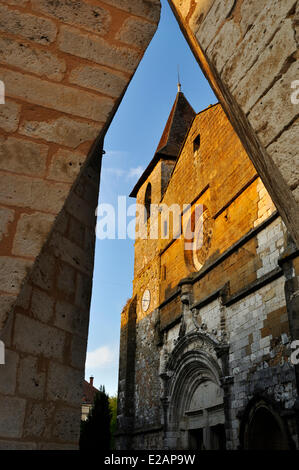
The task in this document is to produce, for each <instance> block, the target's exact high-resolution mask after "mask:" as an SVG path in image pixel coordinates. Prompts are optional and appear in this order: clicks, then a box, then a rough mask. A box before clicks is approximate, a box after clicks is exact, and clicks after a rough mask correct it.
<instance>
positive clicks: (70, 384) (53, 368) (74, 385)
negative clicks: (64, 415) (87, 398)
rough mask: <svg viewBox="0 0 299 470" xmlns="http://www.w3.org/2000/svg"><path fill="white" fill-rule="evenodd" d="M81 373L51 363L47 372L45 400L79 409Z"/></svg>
mask: <svg viewBox="0 0 299 470" xmlns="http://www.w3.org/2000/svg"><path fill="white" fill-rule="evenodd" d="M82 382H83V371H78V370H76V369H73V368H71V367H67V366H64V365H61V364H58V363H54V362H51V363H50V365H49V371H48V381H47V398H48V400H52V401H60V402H61V401H64V402H66V403H68V404H69V405H71V404H73V405H77V406H78V407H80V405H81V401H82Z"/></svg>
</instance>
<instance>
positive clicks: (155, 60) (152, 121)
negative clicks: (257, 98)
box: [85, 0, 217, 395]
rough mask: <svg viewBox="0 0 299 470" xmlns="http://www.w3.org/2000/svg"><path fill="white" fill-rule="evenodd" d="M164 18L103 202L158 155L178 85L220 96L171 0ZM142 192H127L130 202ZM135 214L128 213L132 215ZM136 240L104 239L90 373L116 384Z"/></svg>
mask: <svg viewBox="0 0 299 470" xmlns="http://www.w3.org/2000/svg"><path fill="white" fill-rule="evenodd" d="M161 3H162V14H161V20H160V24H159V27H158V30H157V32H156V35H155V37H154V38H153V40H152V42H151V44H150V46H149V48H148V50H147V51H146V53H145V55H144V57H143V60H142V62H141V64H140V65H139V67H138V70H137V72H136V73H135V75H134V77H133V79H132V81H131V83H130V86H129V88H128V90H127V93H126V95H125V97H124V99H123V101H122V103H121V105H120V107H119V109H118V112H117V114H116V116H115V118H114V120H113V122H112V124H111V126H110V129H109V131H108V133H107V135H106V138H105V145H104V148H105V151H106V155H105V156H104V158H103V166H102V174H101V185H100V197H99V202H100V203H109V204H113V206H114V207H115V208H116V207H117V198H118V196H128V195H129V193H130V192H131V190H132V188H133V187H134V185H135V183H136V182H137V180H138V178H139V176H140V174H141V172H142V171H143V170H144V169H145V168H146V166H147V165H148V163H149V162H150V160H151V159H152V157H153V156H154V153H155V150H156V148H157V145H158V142H159V140H160V137H161V135H162V132H163V130H164V127H165V124H166V121H167V118H168V116H169V113H170V111H171V108H172V105H173V102H174V100H175V97H176V93H177V81H178V78H177V68H178V65H179V68H180V77H181V83H182V91H183V92H184V94H185V96H186V98H187V99H188V100H189V102H190V104H191V105H192V106H193V108H194V109H195V111H196V112H199V111H201V110H202V109H204V108H206V107H207V106H208V105H209V104H214V103H216V102H217V99H216V97H215V95H214V94H213V92H212V90H211V88H210V86H209V84H208V82H207V81H206V79H205V77H204V75H203V74H202V72H201V70H200V67H199V65H198V64H197V62H196V60H195V58H194V56H193V54H192V52H191V50H190V49H189V47H188V44H187V42H186V41H185V39H184V37H183V34H182V33H181V31H180V29H179V26H178V24H177V22H176V20H175V18H174V16H173V14H172V11H171V9H170V7H169V5H168V3H167V0H162V2H161ZM134 201H135V200H132V199H130V198H127V206H129V205H130V204H132V203H134ZM130 220H132V218H128V221H130ZM133 267H134V242H133V240H130V239H126V240H119V239H116V240H97V243H96V254H95V270H94V283H93V294H92V301H91V312H90V325H89V339H88V349H87V351H88V355H87V363H86V373H85V376H86V379H87V380H88V377H89V376H90V375H93V376H94V384H95V386H96V387H98V386H100V385H105V388H106V391H107V392H108V393H109V394H110V395H113V394H115V393H116V392H117V380H118V354H119V336H120V314H121V311H122V308H123V306H124V305H125V303H126V301H127V299H128V298H130V297H131V295H132V280H133Z"/></svg>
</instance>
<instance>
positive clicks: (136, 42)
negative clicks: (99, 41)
mask: <svg viewBox="0 0 299 470" xmlns="http://www.w3.org/2000/svg"><path fill="white" fill-rule="evenodd" d="M155 31H156V25H155V24H153V23H148V22H147V21H143V20H141V19H139V18H128V19H127V20H126V21H125V22H124V24H123V25H122V27H121V29H120V31H119V32H118V33H117V35H116V39H118V40H119V41H121V42H124V43H126V44H130V45H132V46H136V47H139V48H140V49H146V47H147V46H148V44H149V43H150V41H151V39H152V37H153V35H154V34H155Z"/></svg>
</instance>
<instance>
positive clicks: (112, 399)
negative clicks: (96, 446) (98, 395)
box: [109, 395, 117, 449]
mask: <svg viewBox="0 0 299 470" xmlns="http://www.w3.org/2000/svg"><path fill="white" fill-rule="evenodd" d="M109 404H110V411H111V421H110V433H111V449H115V441H114V434H115V431H116V418H117V395H114V396H112V397H110V398H109Z"/></svg>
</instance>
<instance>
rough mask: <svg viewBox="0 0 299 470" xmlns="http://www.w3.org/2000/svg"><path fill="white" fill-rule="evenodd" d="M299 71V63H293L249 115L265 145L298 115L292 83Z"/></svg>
mask: <svg viewBox="0 0 299 470" xmlns="http://www.w3.org/2000/svg"><path fill="white" fill-rule="evenodd" d="M297 73H298V66H297V63H293V64H292V65H291V66H290V67H289V69H288V71H287V72H286V73H285V74H284V75H283V76H282V77H281V78H280V79H279V80H278V81H277V82H276V83H275V84H274V85H273V87H272V88H271V89H270V90H269V91H268V93H267V94H266V95H265V96H263V97H262V98H261V99H260V100H259V101H258V102H257V103H256V104H255V106H254V107H253V108H252V110H251V111H250V113H249V115H248V119H249V122H250V124H251V125H252V126H254V128H255V129H256V132H257V135H258V137H259V138H260V140H261V142H262V144H263V145H265V146H267V145H268V144H270V143H271V142H272V141H273V140H274V139H275V137H276V136H277V135H278V134H279V133H280V132H281V131H282V129H283V128H284V127H286V126H287V125H288V124H289V123H290V122H291V121H292V119H294V118H295V117H296V115H297V112H298V110H297V107H296V106H295V105H294V104H293V103H292V102H291V91H292V89H291V83H292V81H294V80H295V79H296V76H297ZM281 109H283V113H281Z"/></svg>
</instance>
